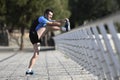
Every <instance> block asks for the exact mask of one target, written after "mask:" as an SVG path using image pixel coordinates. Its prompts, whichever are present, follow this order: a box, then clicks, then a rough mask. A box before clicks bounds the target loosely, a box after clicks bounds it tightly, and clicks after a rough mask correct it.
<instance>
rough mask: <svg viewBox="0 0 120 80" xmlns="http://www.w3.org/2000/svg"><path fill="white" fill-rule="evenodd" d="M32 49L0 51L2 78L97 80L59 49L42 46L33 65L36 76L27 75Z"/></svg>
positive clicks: (10, 79)
mask: <svg viewBox="0 0 120 80" xmlns="http://www.w3.org/2000/svg"><path fill="white" fill-rule="evenodd" d="M32 55H33V52H32V50H30V49H29V50H24V51H17V50H8V51H7V50H6V51H0V80H97V79H95V76H94V75H92V74H88V72H87V71H86V70H84V69H83V68H82V67H81V66H80V65H78V64H77V63H75V62H74V61H73V60H71V59H70V58H69V57H67V56H65V55H64V54H62V53H60V52H59V51H57V50H53V49H52V50H49V48H42V51H41V52H40V55H39V59H38V60H37V62H36V64H35V65H34V67H33V70H34V72H35V75H34V76H29V77H27V76H25V71H26V69H27V67H28V64H29V60H30V58H31V56H32Z"/></svg>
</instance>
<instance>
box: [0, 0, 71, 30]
mask: <svg viewBox="0 0 120 80" xmlns="http://www.w3.org/2000/svg"><path fill="white" fill-rule="evenodd" d="M46 8H51V9H53V11H54V13H55V17H54V19H58V18H60V19H61V18H65V17H69V16H70V12H69V10H68V0H65V1H64V0H0V20H1V19H3V16H4V20H5V21H6V23H7V25H8V26H12V27H22V26H24V27H26V28H27V27H30V25H31V22H32V20H34V19H35V18H36V17H38V16H41V15H43V12H44V10H45V9H46Z"/></svg>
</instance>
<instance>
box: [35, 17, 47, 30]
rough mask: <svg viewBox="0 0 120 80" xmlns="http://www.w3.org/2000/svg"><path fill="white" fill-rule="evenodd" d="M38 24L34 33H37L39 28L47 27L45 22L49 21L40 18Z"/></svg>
mask: <svg viewBox="0 0 120 80" xmlns="http://www.w3.org/2000/svg"><path fill="white" fill-rule="evenodd" d="M38 22H39V24H38V25H37V26H36V28H35V30H36V31H38V29H40V28H41V27H45V26H46V25H47V22H49V20H48V19H47V18H45V17H44V16H41V17H39V18H38Z"/></svg>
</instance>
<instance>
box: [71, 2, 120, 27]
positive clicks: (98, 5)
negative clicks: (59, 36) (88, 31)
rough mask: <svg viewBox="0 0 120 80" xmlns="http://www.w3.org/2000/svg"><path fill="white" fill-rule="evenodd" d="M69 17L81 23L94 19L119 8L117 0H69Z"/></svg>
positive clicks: (76, 22)
mask: <svg viewBox="0 0 120 80" xmlns="http://www.w3.org/2000/svg"><path fill="white" fill-rule="evenodd" d="M69 4H70V9H71V12H72V15H71V19H72V22H74V23H75V24H74V26H76V24H78V25H81V24H83V23H84V21H85V20H87V21H90V20H96V19H98V18H101V17H104V16H106V15H108V14H111V13H114V12H116V11H117V10H119V5H120V4H118V2H117V0H69Z"/></svg>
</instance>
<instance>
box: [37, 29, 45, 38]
mask: <svg viewBox="0 0 120 80" xmlns="http://www.w3.org/2000/svg"><path fill="white" fill-rule="evenodd" d="M46 30H47V29H46V27H42V28H40V29H39V30H38V31H37V34H38V39H40V38H41V37H42V36H43V34H44V33H45V32H46Z"/></svg>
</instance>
